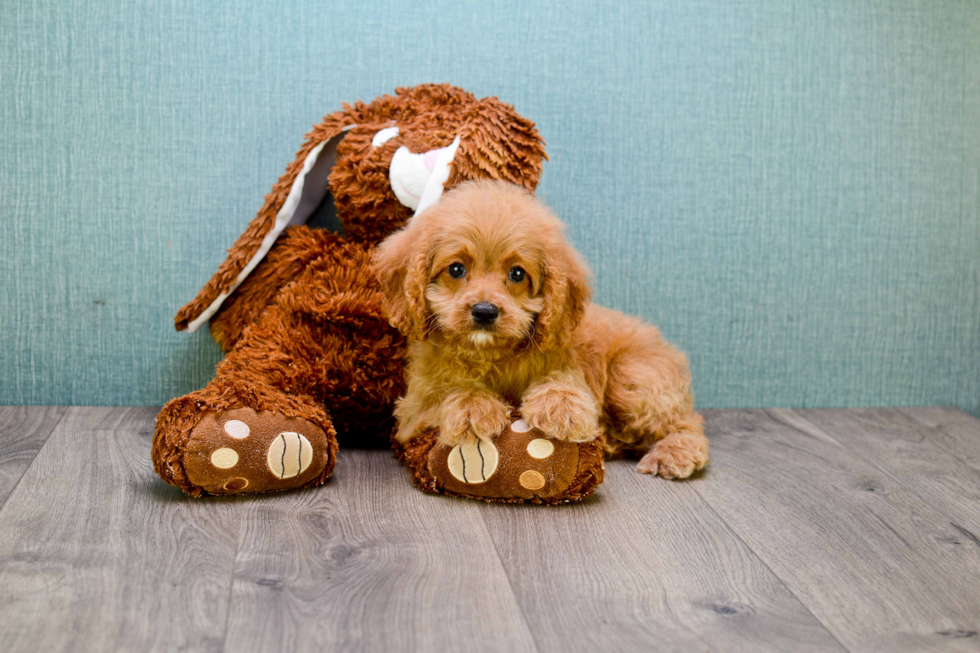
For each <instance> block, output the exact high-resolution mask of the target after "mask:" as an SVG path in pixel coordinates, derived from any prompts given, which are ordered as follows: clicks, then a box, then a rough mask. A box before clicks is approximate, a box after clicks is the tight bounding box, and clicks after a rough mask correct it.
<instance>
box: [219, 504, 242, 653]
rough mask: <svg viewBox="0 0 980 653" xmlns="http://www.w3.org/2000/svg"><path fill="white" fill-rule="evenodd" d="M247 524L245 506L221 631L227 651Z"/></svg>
mask: <svg viewBox="0 0 980 653" xmlns="http://www.w3.org/2000/svg"><path fill="white" fill-rule="evenodd" d="M244 524H245V509H244V507H243V508H242V509H241V510H240V511H239V513H238V533H237V534H236V536H235V557H234V558H232V560H231V582H230V583H229V584H228V603H227V605H226V606H225V627H224V631H223V632H222V633H221V650H222V651H226V650H227V647H228V626H229V624H230V623H231V605H232V601H233V600H234V597H235V575H236V574H237V573H238V554H239V552H240V551H241V550H242V540H243V539H244V537H243V536H244V534H243V533H242V529H243V526H244Z"/></svg>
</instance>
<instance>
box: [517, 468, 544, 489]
mask: <svg viewBox="0 0 980 653" xmlns="http://www.w3.org/2000/svg"><path fill="white" fill-rule="evenodd" d="M518 480H519V482H520V484H521V487H522V488H526V489H528V490H540V489H541V488H543V487H544V475H543V474H542V473H541V472H536V471H534V470H533V469H529V470H527V471H526V472H524V473H523V474H521V477H520V479H518Z"/></svg>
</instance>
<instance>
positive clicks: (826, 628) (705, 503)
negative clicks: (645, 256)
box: [694, 487, 854, 653]
mask: <svg viewBox="0 0 980 653" xmlns="http://www.w3.org/2000/svg"><path fill="white" fill-rule="evenodd" d="M694 492H695V493H696V494H697V495H698V497H700V499H701V501H703V502H704V505H705V506H707V507H708V510H710V511H711V512H713V513H714V514H715V515H716V516H717V517H718V519H719V520H721V523H723V524H724V525H725V528H727V529H728V530H729V531H730V532H731V534H732V535H734V536H735V538H736V539H737V540H738V541H739V542H741V543H742V546H744V547H745V548H746V550H747V551H749V552H751V553H752V555H753V556H755V558H756V560H758V561H759V564H761V565H762V566H763V567H765V568H766V569H768V570H769V573H770V574H772V577H773V578H775V579H777V580H778V581H779V582H780V584H781V585H782V586H783V588H785V589H786V591H787V592H789V594H790V596H792V597H793V598H794V599H796V600H797V602H799V604H800V605H801V606H803V608H804V609H805V610H806V611H807V612H808V613H809V614H810V616H812V617H813V618H814V619H815V620H816V621H817V623H819V624H820V625H821V626H823V628H824V630H826V631H827V633H828V634H829V635H830V636H831V637H832V638H833V639H834V641H835V642H837V643H838V644H839V645H840V647H841V648H842V649H844V650H845V651H850V652H851V653H854V651H853V649H851V648H849V647H847V646H845V645H844V642H842V641H841V640H840V638H839V637H837V634H836V633H835V632H834V631H833V630H831V629H830V626H828V625H827V623H826V622H825V621H824V620H823V619H821V618H820V617H818V616H817V615H816V614H814V613H813V610H811V609H810V606H809V605H807V604H806V602H805V601H804V600H803V599H802V598H800V597H799V596H798V595H797V594H796V592H794V591H793V590H792V589H791V588H790V586H789V585H787V584H786V581H785V580H783V578H782V577H781V576H780V575H779V574H777V573H776V572H775V571H774V570H773V568H772V567H770V566H769V564H768V563H767V562H766V561H765V560H763V559H762V556H760V555H759V554H758V553H757V552H756V550H755V549H753V548H752V547H751V546H749V543H748V542H746V541H745V540H744V539H742V535H741V534H740V533H739V532H738V531H736V530H735V529H734V528H732V525H731V524H730V523H728V520H726V519H725V518H724V517H723V516H722V515H721V513H719V512H718V511H717V510H715V507H714V506H713V505H711V503H709V502H708V500H707V499H706V498H705V497H704V495H702V494H701V492H699V491H698V489H697V487H695V488H694Z"/></svg>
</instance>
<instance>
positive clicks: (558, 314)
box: [534, 238, 592, 350]
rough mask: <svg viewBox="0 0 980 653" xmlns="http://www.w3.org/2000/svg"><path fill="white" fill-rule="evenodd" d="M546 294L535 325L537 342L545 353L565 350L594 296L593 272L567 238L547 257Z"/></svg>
mask: <svg viewBox="0 0 980 653" xmlns="http://www.w3.org/2000/svg"><path fill="white" fill-rule="evenodd" d="M542 291H543V294H544V308H542V310H541V312H540V313H539V314H538V317H537V319H536V320H535V323H534V337H535V340H536V341H537V343H538V345H539V346H540V347H541V349H543V350H547V349H553V348H556V347H561V346H564V345H565V344H567V343H568V341H569V339H570V338H571V335H572V333H573V332H574V331H575V329H576V327H578V325H579V323H580V322H581V321H582V317H583V316H584V315H585V307H586V306H588V305H589V300H590V298H591V295H592V291H591V290H590V288H589V269H588V268H587V267H586V265H585V263H583V262H582V259H581V257H580V256H579V254H578V252H576V251H575V250H574V249H573V248H572V246H571V245H569V244H568V242H566V241H565V240H564V238H561V239H559V240H558V241H557V242H555V243H553V244H552V245H551V246H550V247H549V248H548V250H547V253H546V254H545V259H544V279H543V282H542Z"/></svg>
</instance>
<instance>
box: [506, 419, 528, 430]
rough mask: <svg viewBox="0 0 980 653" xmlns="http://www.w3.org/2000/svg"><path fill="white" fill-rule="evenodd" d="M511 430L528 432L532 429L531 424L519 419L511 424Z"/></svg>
mask: <svg viewBox="0 0 980 653" xmlns="http://www.w3.org/2000/svg"><path fill="white" fill-rule="evenodd" d="M510 430H511V431H513V432H514V433H527V432H528V431H530V430H531V425H530V424H528V423H527V422H525V421H524V420H522V419H519V420H517V421H516V422H514V423H513V424H511V425H510Z"/></svg>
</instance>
